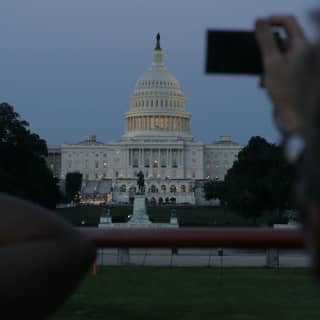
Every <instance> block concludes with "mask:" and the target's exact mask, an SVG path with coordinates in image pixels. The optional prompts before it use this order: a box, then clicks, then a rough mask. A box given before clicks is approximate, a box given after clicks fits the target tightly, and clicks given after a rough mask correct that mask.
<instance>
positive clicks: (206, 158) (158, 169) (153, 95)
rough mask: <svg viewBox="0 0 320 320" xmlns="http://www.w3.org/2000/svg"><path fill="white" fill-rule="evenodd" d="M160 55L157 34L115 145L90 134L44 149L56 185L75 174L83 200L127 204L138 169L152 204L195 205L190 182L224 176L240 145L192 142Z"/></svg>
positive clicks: (179, 96)
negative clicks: (80, 178)
mask: <svg viewBox="0 0 320 320" xmlns="http://www.w3.org/2000/svg"><path fill="white" fill-rule="evenodd" d="M163 55H164V52H163V50H162V49H161V46H160V36H159V34H158V35H157V42H156V47H155V49H154V50H153V60H152V64H151V66H150V67H149V69H148V70H147V71H145V72H144V73H143V74H142V75H141V76H140V78H139V79H138V81H137V83H136V86H135V89H134V92H133V94H132V96H131V97H130V104H129V111H128V112H126V113H125V115H124V122H125V126H124V127H125V130H124V134H123V135H122V137H121V138H120V139H119V141H117V142H110V143H103V142H99V141H98V140H97V138H96V136H95V135H90V136H88V137H87V138H86V139H85V140H84V141H81V142H79V143H74V144H62V145H60V146H49V147H48V149H49V156H48V165H49V167H50V168H51V169H52V170H53V172H54V174H55V175H56V176H58V177H60V179H61V181H63V180H64V179H65V177H66V175H67V173H68V172H81V173H82V175H83V189H82V193H83V195H84V196H86V195H87V196H88V197H90V196H92V195H95V196H97V195H100V196H101V195H103V194H104V193H108V194H109V195H110V194H112V197H110V199H111V198H112V199H113V201H115V202H129V201H130V198H132V195H134V191H135V190H136V180H137V178H136V177H137V174H138V172H140V171H142V172H143V174H144V176H145V185H146V196H147V199H148V200H149V201H151V202H152V203H168V202H170V203H172V202H176V203H190V204H196V203H197V202H198V200H197V197H196V195H197V192H195V187H196V185H198V184H197V183H196V181H198V182H199V181H203V180H205V179H209V178H211V179H218V180H221V179H223V178H224V176H225V174H226V171H227V170H228V169H229V168H230V167H231V166H232V164H233V162H234V160H235V159H237V155H238V152H239V151H240V150H241V148H242V146H241V145H240V144H238V143H235V142H233V141H232V140H231V137H229V136H221V137H220V140H219V141H217V142H213V143H211V144H204V143H202V142H200V141H197V140H195V139H194V137H193V136H192V134H191V130H190V122H191V114H190V113H189V112H188V111H187V110H186V99H185V96H184V93H183V91H182V89H181V87H180V83H179V82H178V80H177V79H176V78H175V76H174V75H173V74H172V73H170V72H169V70H168V69H167V67H166V65H165V63H164V61H163ZM199 201H200V200H199Z"/></svg>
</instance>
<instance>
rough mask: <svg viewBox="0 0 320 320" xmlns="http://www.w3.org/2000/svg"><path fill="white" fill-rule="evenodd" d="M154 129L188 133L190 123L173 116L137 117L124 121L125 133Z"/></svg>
mask: <svg viewBox="0 0 320 320" xmlns="http://www.w3.org/2000/svg"><path fill="white" fill-rule="evenodd" d="M155 128H161V129H168V130H177V131H187V132H189V131H190V121H189V119H188V118H182V117H175V116H137V117H130V118H127V119H126V131H135V130H150V129H155Z"/></svg>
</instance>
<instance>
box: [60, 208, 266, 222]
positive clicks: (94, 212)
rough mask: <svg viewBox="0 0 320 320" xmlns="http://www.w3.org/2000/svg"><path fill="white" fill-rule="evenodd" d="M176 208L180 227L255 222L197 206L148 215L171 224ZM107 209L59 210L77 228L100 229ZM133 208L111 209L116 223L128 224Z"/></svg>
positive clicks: (153, 211)
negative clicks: (98, 227) (94, 227)
mask: <svg viewBox="0 0 320 320" xmlns="http://www.w3.org/2000/svg"><path fill="white" fill-rule="evenodd" d="M172 209H174V210H175V211H176V215H177V217H178V221H179V225H180V226H186V227H189V226H195V227H196V226H199V227H200V226H225V225H227V226H248V225H252V224H253V222H252V220H247V219H244V218H243V217H241V216H239V215H238V214H236V213H234V212H231V211H228V210H224V209H222V208H215V207H193V206H185V207H181V206H176V207H173V206H162V207H157V206H155V207H148V209H147V211H148V215H149V217H150V220H151V221H152V222H158V223H168V222H169V221H170V212H171V210H172ZM103 210H104V209H103V208H101V207H95V206H80V207H74V208H63V209H57V212H58V214H60V215H61V216H63V217H64V218H65V219H66V220H67V221H69V222H70V223H72V224H74V225H77V226H79V225H81V222H82V221H85V225H86V226H97V225H98V224H99V219H100V215H101V214H102V212H103ZM132 211H133V207H132V206H117V207H116V206H115V207H110V213H111V216H112V221H113V222H127V221H128V216H129V215H131V214H132ZM268 219H270V216H269V217H268V215H265V216H262V217H260V218H259V219H258V221H257V222H258V224H267V221H268Z"/></svg>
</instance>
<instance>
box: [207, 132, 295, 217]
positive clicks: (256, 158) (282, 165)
mask: <svg viewBox="0 0 320 320" xmlns="http://www.w3.org/2000/svg"><path fill="white" fill-rule="evenodd" d="M294 179H295V170H294V168H293V166H292V165H290V164H289V163H288V162H287V161H286V160H285V158H284V156H283V152H282V150H281V148H280V147H279V146H278V145H275V144H271V143H269V142H267V141H266V140H265V139H263V138H261V137H252V138H251V139H250V141H249V143H248V145H247V146H246V147H245V148H243V149H242V150H241V151H240V152H239V154H238V160H237V161H235V162H234V164H233V167H232V168H231V169H229V170H228V172H227V174H226V177H225V179H224V181H223V182H219V184H218V183H217V181H210V182H208V183H207V184H206V187H205V189H204V191H205V194H206V198H207V199H212V198H219V199H220V200H221V201H222V203H223V204H224V205H225V206H226V207H228V208H229V209H231V210H234V211H236V212H238V213H239V214H240V215H242V216H243V217H245V218H249V219H252V220H253V222H254V223H256V221H257V218H258V217H260V216H261V215H262V214H263V213H264V212H267V211H268V212H272V213H273V214H276V215H277V217H276V218H281V214H282V213H283V211H284V210H285V209H289V208H292V206H293V204H292V201H291V192H292V186H293V183H294ZM206 189H207V191H206Z"/></svg>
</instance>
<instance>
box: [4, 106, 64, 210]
mask: <svg viewBox="0 0 320 320" xmlns="http://www.w3.org/2000/svg"><path fill="white" fill-rule="evenodd" d="M0 154H1V156H0V192H5V193H9V194H12V195H16V196H19V197H21V198H24V199H26V200H30V201H32V202H36V203H38V204H40V205H42V206H45V207H48V208H55V206H56V203H57V201H58V200H59V189H58V187H57V181H56V179H55V178H54V177H53V175H52V173H51V171H50V170H49V168H48V167H47V164H46V159H45V157H46V156H47V155H48V150H47V145H46V142H45V140H43V139H41V138H40V137H39V136H38V135H37V134H35V133H32V132H31V131H30V130H29V124H28V122H27V121H25V120H22V119H21V118H20V116H19V114H18V113H16V112H15V111H14V109H13V107H12V106H11V105H9V104H8V103H1V104H0Z"/></svg>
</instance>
